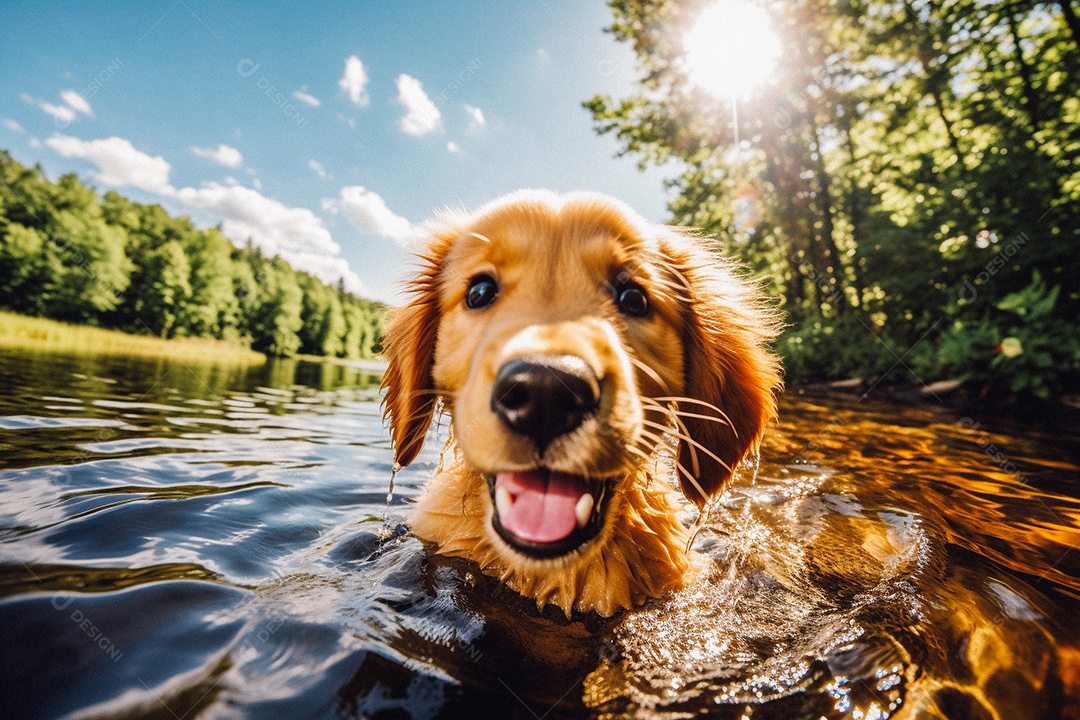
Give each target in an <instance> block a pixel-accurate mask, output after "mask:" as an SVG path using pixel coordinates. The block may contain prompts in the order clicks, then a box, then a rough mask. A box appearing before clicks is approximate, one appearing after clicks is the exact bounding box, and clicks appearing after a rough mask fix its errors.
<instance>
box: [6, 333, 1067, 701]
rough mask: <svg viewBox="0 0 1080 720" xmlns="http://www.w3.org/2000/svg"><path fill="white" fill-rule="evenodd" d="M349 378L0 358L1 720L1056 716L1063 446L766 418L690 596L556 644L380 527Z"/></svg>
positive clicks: (1024, 435)
mask: <svg viewBox="0 0 1080 720" xmlns="http://www.w3.org/2000/svg"><path fill="white" fill-rule="evenodd" d="M374 377H375V376H374V375H373V374H372V371H371V369H369V368H366V367H347V366H342V365H330V364H324V365H320V364H313V363H305V362H297V361H285V362H273V363H268V364H267V365H265V366H261V367H249V368H244V367H235V366H233V367H228V366H219V367H215V366H213V365H205V366H204V365H194V364H192V363H190V362H184V363H180V362H172V361H169V360H164V359H162V360H154V361H140V360H133V359H125V358H116V357H113V358H105V357H96V356H93V355H84V356H80V357H77V358H72V357H64V356H48V355H41V354H38V355H31V354H18V353H10V352H8V353H4V354H0V383H2V386H3V387H5V388H6V389H7V394H6V395H5V397H3V398H0V599H2V600H0V628H2V631H3V636H4V638H5V640H6V641H7V642H6V643H5V644H4V648H3V649H2V650H0V675H2V677H3V678H4V684H5V688H10V689H11V690H7V691H5V692H4V693H0V716H2V717H5V718H8V717H11V718H19V717H35V718H50V717H61V716H64V715H67V714H73V713H77V714H83V715H104V716H118V717H133V716H142V715H163V716H164V715H173V714H174V715H175V716H178V717H183V716H185V714H187V715H188V716H194V715H195V714H197V713H199V712H206V713H207V714H208V715H214V716H217V715H229V716H232V715H241V716H248V717H267V716H273V717H342V716H346V717H416V718H427V717H437V716H457V717H460V716H475V714H477V713H484V712H486V713H488V714H490V715H492V716H498V717H525V718H528V717H582V716H598V717H655V716H657V715H658V714H664V713H667V714H668V715H667V716H670V717H685V716H689V715H695V714H701V713H703V712H708V713H709V714H710V716H716V717H731V718H741V717H753V718H812V719H813V720H817V718H820V717H825V718H871V717H876V718H885V717H903V716H907V717H949V718H964V717H970V718H982V717H1003V718H1039V717H1069V716H1070V715H1069V713H1074V715H1075V713H1076V705H1075V704H1073V705H1069V703H1075V698H1071V699H1070V697H1069V696H1068V693H1069V692H1070V691H1074V690H1075V687H1076V683H1077V672H1078V668H1080V652H1078V651H1077V648H1078V647H1080V641H1078V637H1077V632H1078V631H1077V628H1076V624H1075V621H1074V617H1075V614H1076V612H1077V611H1078V610H1080V581H1078V576H1080V559H1078V556H1077V552H1076V551H1075V550H1074V548H1075V547H1076V545H1077V543H1078V541H1080V535H1078V530H1077V528H1078V527H1080V503H1078V502H1077V501H1076V500H1075V499H1073V498H1072V497H1070V496H1068V494H1067V493H1066V491H1067V490H1068V491H1071V490H1072V489H1073V488H1075V479H1076V470H1077V465H1076V461H1077V457H1078V456H1080V452H1078V451H1080V443H1078V442H1077V440H1076V437H1075V435H1071V434H1067V433H1063V432H1060V431H1053V430H1045V429H1031V428H1026V427H1020V426H1016V425H1010V424H1008V423H1001V422H998V423H994V422H991V421H988V420H985V419H975V418H960V417H956V416H955V415H951V414H949V413H947V412H945V411H939V410H935V409H932V408H925V407H920V408H898V407H894V406H887V405H878V404H873V403H869V402H864V403H859V402H856V401H854V400H825V399H813V398H797V397H791V398H788V399H786V400H785V401H784V405H783V408H782V419H781V421H780V422H779V424H778V425H777V426H776V427H774V428H772V430H771V431H770V433H769V435H768V436H767V437H768V440H767V445H766V447H765V449H764V451H763V453H762V464H761V467H760V471H759V472H758V474H757V479H756V481H754V482H751V480H750V475H751V473H746V478H745V479H744V481H743V482H740V483H738V484H736V486H735V487H734V488H733V490H732V491H731V492H730V493H729V494H728V495H727V496H726V497H725V498H724V499H723V500H722V502H721V503H720V504H719V506H718V507H717V508H716V510H715V511H714V513H713V515H712V519H711V521H710V523H709V524H708V525H707V526H706V528H705V529H704V530H703V532H702V533H701V534H700V535H699V537H698V539H697V547H698V550H699V551H700V552H701V553H702V556H703V558H704V560H703V562H702V563H701V568H700V572H699V574H698V575H697V577H696V578H695V580H694V582H692V583H691V584H690V585H689V586H688V587H687V588H686V589H685V590H684V591H681V592H679V593H675V594H673V595H671V596H668V597H666V598H663V599H661V600H659V601H657V602H653V603H651V604H649V605H647V606H645V607H644V608H640V609H638V610H635V611H632V612H627V613H624V614H622V615H620V616H618V617H616V618H613V619H610V620H603V621H601V620H599V619H597V618H575V620H574V621H573V622H568V621H566V619H565V618H563V617H562V616H561V615H560V614H558V613H544V614H540V613H537V611H536V609H535V607H534V606H532V605H530V603H529V602H528V601H526V600H524V599H522V598H520V597H519V596H517V595H515V594H514V593H512V592H510V591H508V590H507V589H506V588H504V587H502V586H501V585H499V584H498V583H496V582H494V581H492V580H491V579H490V578H487V577H486V576H483V575H481V574H479V573H477V572H476V570H475V568H473V567H471V566H469V564H468V563H464V562H461V561H457V560H452V559H446V558H441V557H437V556H431V555H429V554H428V553H427V552H426V550H425V549H424V547H423V546H422V544H421V543H420V542H419V541H417V540H416V539H415V538H412V537H411V536H409V535H408V533H407V532H406V531H404V529H403V528H397V529H396V530H395V527H394V526H395V525H396V524H397V523H399V522H400V520H401V518H402V517H403V516H404V511H405V506H406V504H407V503H408V502H409V501H410V499H411V498H412V497H415V495H416V494H417V492H418V491H419V489H420V488H421V487H422V486H423V485H424V484H425V483H426V481H427V479H428V477H429V476H430V474H431V472H432V470H433V468H434V464H435V461H436V455H437V450H438V442H431V443H428V445H427V449H426V450H425V454H424V455H423V456H422V457H421V458H420V460H419V462H417V463H415V464H414V465H413V466H411V467H410V468H406V469H405V470H403V471H402V472H401V473H399V474H398V476H397V489H396V491H395V494H394V498H393V501H392V505H391V506H390V507H389V509H387V507H386V491H387V485H388V482H389V479H390V474H391V465H390V463H391V459H390V450H389V443H388V438H387V434H386V431H385V430H384V429H383V428H382V423H381V417H380V412H379V408H378V403H377V400H378V394H377V388H376V382H375V380H374ZM438 432H439V431H438V430H433V433H438ZM384 516H385V520H384ZM388 533H389V534H388ZM165 710H167V712H165Z"/></svg>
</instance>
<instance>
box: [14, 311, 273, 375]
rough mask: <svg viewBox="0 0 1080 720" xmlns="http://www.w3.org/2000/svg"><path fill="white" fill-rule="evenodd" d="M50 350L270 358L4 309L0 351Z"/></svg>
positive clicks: (243, 361) (250, 360)
mask: <svg viewBox="0 0 1080 720" xmlns="http://www.w3.org/2000/svg"><path fill="white" fill-rule="evenodd" d="M3 348H12V349H20V350H37V349H40V350H46V351H50V352H63V353H72V354H83V353H93V354H107V355H127V356H134V357H145V358H158V357H169V358H172V359H175V360H184V361H187V362H200V361H203V362H214V363H232V364H237V365H261V364H263V363H265V362H266V356H265V355H263V354H262V353H260V352H255V351H254V350H251V349H250V348H248V347H247V346H245V345H242V344H239V343H231V342H225V341H223V340H212V339H208V338H175V339H171V340H164V339H162V338H159V337H155V336H153V335H133V334H130V333H125V332H121V331H119V330H105V329H102V328H98V327H92V326H90V325H73V324H70V323H63V322H58V321H56V320H49V319H47V318H38V317H30V316H27V315H19V314H17V313H12V312H8V311H6V310H0V349H3Z"/></svg>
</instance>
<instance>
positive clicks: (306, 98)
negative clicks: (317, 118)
mask: <svg viewBox="0 0 1080 720" xmlns="http://www.w3.org/2000/svg"><path fill="white" fill-rule="evenodd" d="M292 96H293V97H294V98H296V99H297V100H299V101H300V102H304V103H307V104H308V105H310V106H311V107H319V106H320V105H322V100H320V99H319V98H317V97H315V96H314V95H310V94H308V91H307V85H305V86H304V87H302V88H300V89H299V90H297V91H296V92H294V93H293V94H292Z"/></svg>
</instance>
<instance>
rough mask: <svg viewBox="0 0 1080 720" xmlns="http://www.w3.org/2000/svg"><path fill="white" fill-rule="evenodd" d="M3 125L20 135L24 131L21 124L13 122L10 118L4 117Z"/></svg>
mask: <svg viewBox="0 0 1080 720" xmlns="http://www.w3.org/2000/svg"><path fill="white" fill-rule="evenodd" d="M4 127H6V128H7V129H8V130H10V131H11V132H13V133H19V134H20V135H22V134H24V133H25V132H26V129H25V128H24V127H23V126H22V125H20V124H19V123H17V122H15V121H14V120H12V119H11V118H4Z"/></svg>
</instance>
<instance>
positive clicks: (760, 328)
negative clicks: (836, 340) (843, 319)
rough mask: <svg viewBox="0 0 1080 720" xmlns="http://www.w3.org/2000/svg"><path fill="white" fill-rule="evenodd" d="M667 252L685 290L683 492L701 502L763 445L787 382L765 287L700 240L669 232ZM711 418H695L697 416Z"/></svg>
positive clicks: (681, 408)
mask: <svg viewBox="0 0 1080 720" xmlns="http://www.w3.org/2000/svg"><path fill="white" fill-rule="evenodd" d="M661 252H662V254H663V255H664V256H665V257H664V259H665V261H666V263H667V266H668V267H669V268H670V269H671V271H672V273H673V276H674V277H673V278H672V279H673V282H674V283H675V285H676V287H679V288H681V292H679V293H678V294H679V295H680V296H681V297H679V298H678V301H679V303H680V304H681V305H682V311H681V314H682V340H683V375H684V387H683V394H682V395H683V398H684V400H682V401H680V402H679V403H678V410H679V421H680V423H681V424H682V427H681V428H679V432H680V434H685V435H686V436H687V437H688V438H690V440H691V441H687V439H685V438H683V439H681V440H680V442H679V455H678V463H679V465H680V466H681V469H680V470H679V482H680V484H681V486H682V491H683V494H684V495H685V496H686V497H687V499H689V500H690V501H691V502H693V503H694V504H695V505H697V506H698V507H699V508H700V507H703V506H704V505H705V504H706V503H708V502H709V501H710V500H711V499H713V498H714V497H716V496H718V495H719V494H721V493H722V492H723V491H724V490H725V489H726V488H727V485H728V483H729V481H730V480H731V477H732V474H733V472H734V469H735V467H736V466H738V464H739V463H740V462H742V460H743V458H744V457H745V456H746V455H747V454H748V453H751V452H755V451H757V448H758V445H759V443H760V442H761V436H762V435H763V434H764V432H765V426H766V424H767V423H768V422H769V420H771V419H772V418H773V417H774V416H775V414H776V394H777V393H778V392H779V391H780V390H781V389H782V387H783V380H782V379H781V376H780V363H779V360H778V359H777V357H776V356H775V355H773V353H772V352H771V351H770V349H769V348H768V342H769V341H771V340H772V339H773V338H775V337H776V335H777V334H778V333H779V330H780V327H781V325H780V322H779V318H778V316H777V312H776V311H775V310H774V309H773V308H772V307H771V306H769V305H768V304H767V299H766V297H765V295H764V293H762V292H761V290H760V289H759V288H757V287H756V286H754V285H752V284H751V283H750V282H748V281H746V280H743V279H742V278H740V277H739V276H738V275H737V274H736V266H735V265H734V264H733V263H731V262H730V261H727V260H725V259H723V258H721V257H720V256H719V254H718V253H715V252H713V251H711V250H709V249H706V248H705V247H704V246H703V244H702V241H701V240H700V239H699V238H695V237H692V236H689V235H687V234H681V233H679V232H678V231H674V230H672V231H670V232H669V233H668V234H666V235H665V237H664V238H662V240H661ZM695 415H696V416H705V417H694V416H695Z"/></svg>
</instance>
